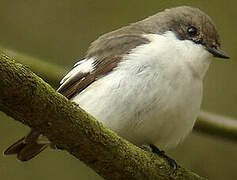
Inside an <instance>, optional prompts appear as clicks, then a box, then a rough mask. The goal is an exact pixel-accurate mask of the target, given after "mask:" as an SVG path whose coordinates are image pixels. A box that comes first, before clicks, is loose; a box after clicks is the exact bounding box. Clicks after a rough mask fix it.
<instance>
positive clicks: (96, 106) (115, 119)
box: [4, 6, 229, 161]
mask: <svg viewBox="0 0 237 180" xmlns="http://www.w3.org/2000/svg"><path fill="white" fill-rule="evenodd" d="M213 57H216V58H222V59H228V58H229V56H228V55H227V54H226V53H225V52H224V51H223V50H221V42H220V36H219V34H218V31H217V28H216V25H215V24H214V22H213V21H212V19H211V18H210V17H209V16H208V15H207V14H206V13H204V12H203V11H201V10H200V9H198V8H194V7H190V6H179V7H173V8H170V9H166V10H163V11H161V12H158V13H157V14H155V15H153V16H150V17H148V18H146V19H143V20H141V21H138V22H135V23H131V24H129V25H127V26H124V27H122V28H120V29H117V30H114V31H112V32H109V33H107V34H104V35H102V36H100V37H99V38H98V39H97V40H95V41H94V42H92V43H91V45H90V47H89V49H88V52H87V54H86V56H85V57H84V59H82V60H80V61H78V62H76V64H75V65H74V66H73V68H72V69H71V70H70V71H69V72H68V73H67V74H66V76H65V77H64V78H63V79H62V80H61V82H60V85H59V88H58V89H57V91H58V92H59V93H61V94H62V95H64V96H65V97H67V98H68V99H69V100H70V101H72V102H74V103H76V104H78V105H79V106H80V107H81V108H82V109H84V110H85V111H87V112H88V113H89V114H91V115H92V116H94V117H95V118H96V119H97V120H98V121H100V122H102V123H103V124H104V125H105V126H106V127H108V128H110V129H111V130H113V131H114V132H116V133H117V134H118V135H119V136H121V137H123V138H125V139H126V140H127V141H129V142H131V143H133V144H134V145H136V146H142V145H151V147H152V148H153V149H154V150H156V148H157V149H158V150H159V149H162V150H167V149H169V148H173V147H175V146H177V145H178V144H179V143H180V142H182V140H183V139H184V138H185V137H186V136H187V135H188V134H189V133H190V132H191V131H192V128H193V126H194V123H195V121H196V119H197V116H198V114H199V112H200V107H201V102H202V92H203V79H204V77H205V74H206V72H207V70H208V67H209V65H210V63H211V61H212V59H213ZM50 144H51V143H50V141H48V140H47V138H46V137H45V136H43V135H42V134H40V133H39V132H37V131H36V130H34V129H32V130H31V131H30V133H29V134H28V135H26V136H25V137H23V138H21V139H20V140H18V141H17V142H16V143H14V144H13V145H11V146H10V147H9V148H8V149H7V150H6V151H5V152H4V154H6V155H9V154H16V155H17V158H18V159H19V160H21V161H28V160H30V159H32V158H33V157H35V156H36V155H37V154H38V153H40V152H41V151H42V150H44V149H45V148H46V147H48V146H50ZM160 152H162V151H160Z"/></svg>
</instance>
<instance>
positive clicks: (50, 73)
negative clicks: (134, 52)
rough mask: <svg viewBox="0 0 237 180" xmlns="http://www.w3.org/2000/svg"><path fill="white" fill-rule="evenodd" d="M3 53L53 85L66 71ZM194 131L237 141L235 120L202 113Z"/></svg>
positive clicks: (18, 55) (21, 54) (34, 60)
mask: <svg viewBox="0 0 237 180" xmlns="http://www.w3.org/2000/svg"><path fill="white" fill-rule="evenodd" d="M2 49H4V48H2ZM4 52H6V53H7V54H10V55H11V56H14V57H17V59H18V61H19V62H21V63H23V64H25V65H27V66H29V67H30V68H32V70H33V71H35V72H36V73H37V74H39V75H41V76H42V77H44V78H46V79H47V80H49V81H50V82H51V83H53V84H54V85H57V84H58V82H59V80H60V78H61V77H62V75H64V74H66V72H67V69H64V68H62V67H60V66H58V65H56V64H53V63H49V62H47V63H46V62H45V61H42V60H39V59H37V58H33V57H31V56H28V55H26V54H23V53H19V52H15V51H12V50H7V49H5V50H4ZM194 131H196V132H198V133H204V134H208V135H211V136H217V137H220V138H226V139H231V140H234V141H237V120H235V119H231V118H228V117H225V116H221V115H217V114H214V113H210V112H204V111H202V112H201V113H200V114H199V117H198V119H197V122H196V124H195V126H194Z"/></svg>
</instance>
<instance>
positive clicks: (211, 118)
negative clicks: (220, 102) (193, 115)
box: [194, 111, 237, 141]
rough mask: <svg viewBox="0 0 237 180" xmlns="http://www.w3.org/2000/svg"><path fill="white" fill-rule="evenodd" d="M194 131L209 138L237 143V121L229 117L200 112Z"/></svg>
mask: <svg viewBox="0 0 237 180" xmlns="http://www.w3.org/2000/svg"><path fill="white" fill-rule="evenodd" d="M194 130H196V131H197V132H202V133H204V134H208V135H211V136H217V137H221V138H226V139H229V140H233V141H237V121H236V120H234V119H232V118H229V117H225V116H220V115H216V114H213V113H209V112H204V111H202V112H201V113H200V114H199V117H198V121H197V122H196V124H195V127H194Z"/></svg>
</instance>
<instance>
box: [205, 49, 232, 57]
mask: <svg viewBox="0 0 237 180" xmlns="http://www.w3.org/2000/svg"><path fill="white" fill-rule="evenodd" d="M206 49H207V50H208V51H209V52H210V53H211V54H213V56H214V57H217V58H223V59H229V58H230V57H229V56H228V55H227V54H226V53H225V52H224V51H223V50H221V49H220V48H219V47H209V46H206Z"/></svg>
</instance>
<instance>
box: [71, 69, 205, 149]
mask: <svg viewBox="0 0 237 180" xmlns="http://www.w3.org/2000/svg"><path fill="white" fill-rule="evenodd" d="M147 71H149V68H148V69H147V70H144V71H143V72H141V73H140V74H139V73H138V74H135V75H132V74H129V73H128V72H126V71H124V72H123V71H122V72H121V71H116V72H113V73H111V74H110V75H108V76H106V77H103V78H101V79H100V80H98V81H97V82H95V83H93V84H92V85H91V86H89V87H88V88H87V89H86V90H85V91H83V92H82V93H81V94H79V95H77V96H76V97H74V98H73V99H72V100H73V101H75V102H76V103H78V104H79V105H80V106H81V107H82V108H83V109H85V110H86V111H87V112H89V113H90V114H92V115H93V116H94V117H95V118H96V119H97V120H99V121H101V122H103V123H104V125H106V126H107V127H109V128H110V129H112V130H113V131H115V132H117V133H118V134H119V135H120V136H122V137H124V138H125V139H127V140H129V141H131V142H132V143H134V144H136V145H142V144H151V143H152V144H155V145H157V146H158V147H160V148H162V149H164V148H166V147H170V146H175V145H177V144H178V143H179V142H180V140H181V139H183V138H184V137H185V136H186V135H187V134H188V133H189V132H190V131H191V129H192V127H193V125H194V122H195V119H196V118H197V115H198V112H199V110H200V104H201V98H202V83H201V80H194V79H192V78H187V77H184V75H183V74H182V73H181V74H176V75H175V76H176V78H174V80H173V81H168V80H166V79H165V78H166V77H164V76H163V75H160V74H159V73H154V74H153V75H152V74H147V73H146V72H147ZM149 76H150V77H149ZM150 79H151V80H150ZM161 84H162V86H161ZM181 87H185V88H181Z"/></svg>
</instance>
